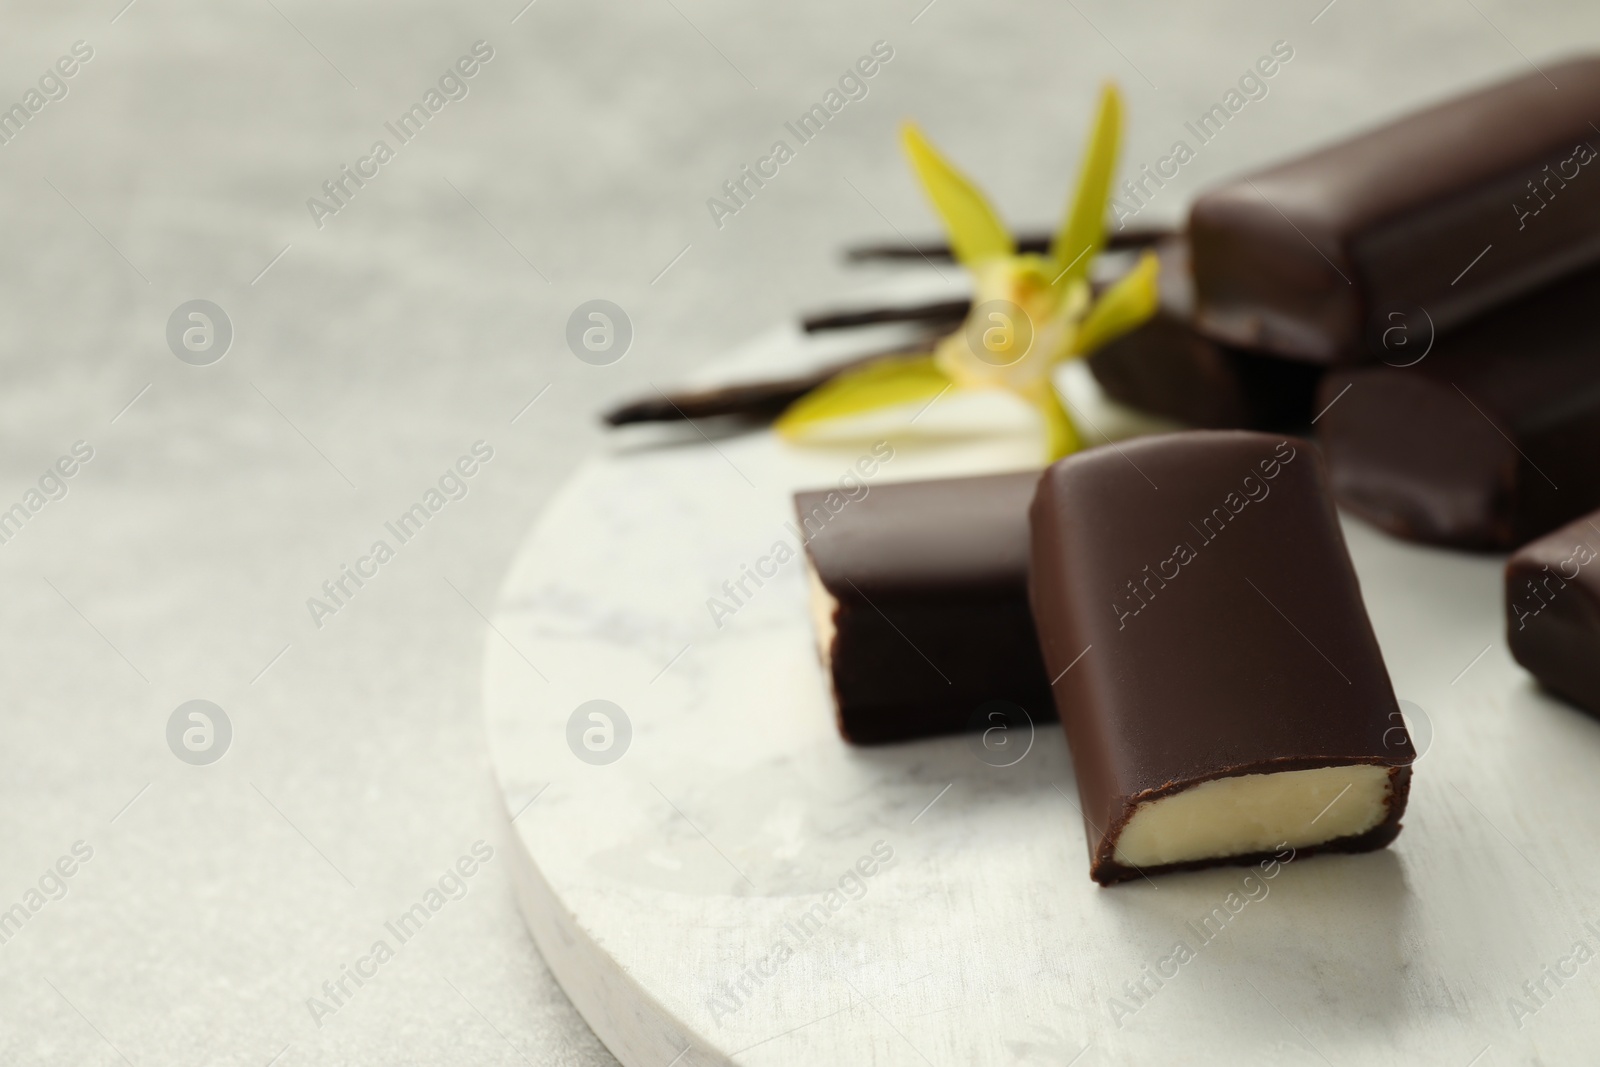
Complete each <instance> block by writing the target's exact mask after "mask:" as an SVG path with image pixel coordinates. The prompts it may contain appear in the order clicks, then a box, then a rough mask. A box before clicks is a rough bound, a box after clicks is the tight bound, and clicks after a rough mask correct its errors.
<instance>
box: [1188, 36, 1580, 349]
mask: <svg viewBox="0 0 1600 1067" xmlns="http://www.w3.org/2000/svg"><path fill="white" fill-rule="evenodd" d="M1546 75H1548V79H1549V80H1546ZM1552 82H1553V83H1554V85H1552V84H1551V83H1552ZM1556 86H1559V91H1558V90H1557V88H1556ZM1597 114H1600V58H1596V57H1590V56H1585V57H1581V58H1576V59H1571V60H1568V61H1565V62H1562V63H1558V64H1554V65H1547V66H1545V67H1544V73H1543V74H1540V73H1530V74H1527V75H1522V76H1519V77H1516V78H1512V79H1510V80H1508V81H1504V82H1500V83H1497V84H1494V85H1491V86H1489V87H1487V88H1484V89H1480V90H1478V91H1476V92H1471V93H1468V94H1465V95H1463V96H1458V97H1456V98H1454V99H1451V100H1448V101H1446V102H1444V103H1441V104H1438V105H1435V106H1433V107H1429V108H1426V109H1423V110H1421V111H1417V112H1415V113H1413V114H1410V115H1408V116H1406V117H1404V118H1401V119H1399V120H1397V121H1395V122H1391V123H1389V124H1388V125H1386V126H1382V127H1379V128H1378V129H1375V130H1372V131H1370V132H1367V133H1363V134H1360V135H1358V136H1356V137H1352V138H1350V139H1348V140H1345V141H1342V142H1340V143H1338V144H1335V145H1331V146H1329V147H1327V148H1324V149H1322V150H1320V151H1317V152H1313V153H1311V154H1309V155H1306V156H1302V157H1301V158H1299V159H1295V160H1292V161H1290V162H1288V163H1284V164H1280V165H1278V166H1275V167H1271V168H1268V169H1266V170H1263V171H1259V172H1257V173H1255V174H1251V175H1249V176H1247V177H1245V178H1241V179H1239V180H1238V181H1235V182H1230V183H1229V184H1227V185H1224V186H1222V187H1220V188H1217V189H1213V190H1211V191H1209V192H1207V193H1205V194H1203V195H1202V196H1200V197H1199V198H1198V199H1197V200H1196V201H1195V203H1194V207H1193V209H1192V212H1191V214H1190V222H1189V234H1190V241H1191V243H1192V246H1193V249H1194V270H1195V279H1196V283H1197V290H1198V298H1199V304H1198V314H1197V320H1196V321H1197V323H1198V324H1199V326H1200V328H1201V329H1202V330H1204V331H1205V332H1206V333H1207V334H1208V335H1210V336H1212V337H1215V338H1217V339H1218V340H1221V341H1224V342H1226V343H1229V344H1234V345H1239V346H1241V347H1245V348H1251V349H1260V350H1266V351H1271V352H1275V353H1278V354H1280V355H1283V356H1287V357H1290V358H1294V359H1301V360H1307V361H1311V362H1319V363H1342V362H1358V361H1370V360H1371V359H1372V358H1374V357H1373V353H1372V352H1371V351H1370V349H1369V346H1368V345H1367V344H1365V343H1364V342H1363V332H1364V331H1365V330H1366V329H1367V328H1368V327H1369V326H1370V325H1371V324H1372V322H1373V320H1374V318H1375V317H1377V316H1379V315H1381V314H1383V313H1386V312H1387V310H1389V309H1390V308H1391V307H1398V306H1415V305H1421V306H1423V307H1426V308H1427V309H1428V311H1429V313H1430V314H1431V315H1432V317H1433V320H1434V323H1435V325H1436V327H1437V328H1438V329H1439V330H1441V331H1445V330H1449V329H1450V328H1451V327H1453V326H1455V325H1457V324H1459V323H1462V322H1465V321H1467V320H1468V319H1470V318H1472V317H1473V316H1475V315H1478V314H1481V313H1482V312H1485V311H1487V310H1489V309H1490V308H1492V307H1494V306H1496V305H1498V304H1501V303H1503V302H1505V301H1507V300H1510V299H1512V298H1514V297H1516V296H1518V295H1520V294H1523V293H1526V292H1529V291H1531V290H1532V289H1534V288H1536V287H1538V286H1540V285H1543V284H1546V283H1548V282H1550V281H1553V280H1555V279H1556V278H1558V277H1560V276H1561V275H1563V274H1566V273H1569V272H1571V271H1573V270H1576V269H1579V268H1581V267H1583V266H1585V265H1587V264H1589V263H1592V262H1594V261H1595V260H1596V259H1600V161H1597V160H1596V159H1595V156H1596V152H1595V149H1594V148H1593V147H1592V146H1593V145H1595V144H1600V134H1597V133H1596V131H1595V128H1594V127H1593V126H1592V125H1590V123H1591V122H1592V121H1593V120H1594V118H1595V116H1596V115H1597ZM1546 167H1548V168H1549V170H1548V171H1547V170H1546V169H1545V168H1546ZM1480 256H1481V258H1479V257H1480Z"/></svg>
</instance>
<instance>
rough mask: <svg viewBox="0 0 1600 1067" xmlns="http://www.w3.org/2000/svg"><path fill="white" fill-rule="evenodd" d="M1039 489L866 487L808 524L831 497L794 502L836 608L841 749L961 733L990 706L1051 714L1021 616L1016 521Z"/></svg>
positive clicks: (931, 484)
mask: <svg viewBox="0 0 1600 1067" xmlns="http://www.w3.org/2000/svg"><path fill="white" fill-rule="evenodd" d="M1038 480H1039V474H1038V472H1037V471H1027V472H1023V473H1018V474H1003V475H989V476H983V477H976V478H952V479H941V480H938V481H928V482H904V483H898V484H890V485H879V486H873V487H872V489H871V490H870V492H869V493H868V495H867V496H866V497H864V498H862V499H859V500H856V501H852V502H850V503H848V504H846V505H845V506H844V507H843V508H842V509H840V510H839V511H838V512H837V513H836V514H833V515H832V517H831V518H830V519H828V520H826V521H822V520H821V518H820V516H817V517H816V518H814V519H813V521H812V522H811V523H810V524H809V525H808V524H807V516H808V515H812V514H813V511H814V509H816V508H818V507H823V508H824V513H826V508H825V506H824V505H823V501H824V499H825V498H826V497H827V495H828V494H827V493H826V492H803V493H797V494H795V509H796V511H797V512H798V513H799V516H800V522H801V525H802V526H804V527H805V528H806V531H807V534H808V536H809V537H810V539H809V540H808V541H807V543H806V555H807V558H808V560H809V562H810V564H811V566H812V568H813V569H814V571H815V573H816V575H817V577H818V579H820V581H821V583H822V586H823V588H824V589H826V590H827V592H828V593H829V595H831V596H832V597H833V598H834V599H835V600H836V601H837V602H838V606H837V608H836V609H835V611H834V617H833V622H834V626H835V632H834V636H833V641H832V644H831V648H830V654H829V657H828V659H829V663H828V668H829V673H830V675H831V680H832V683H833V692H834V698H835V700H836V702H837V708H838V722H839V732H840V733H841V734H843V735H844V737H845V739H846V740H849V741H853V742H855V743H856V744H878V743H883V742H889V741H905V740H909V739H911V738H917V737H927V736H931V735H934V734H942V733H954V732H958V731H963V730H967V729H971V728H973V726H974V720H973V716H974V713H975V712H976V711H977V710H978V708H979V707H980V706H981V705H982V704H984V703H985V702H986V701H990V700H1004V701H1009V702H1011V703H1014V704H1018V705H1021V706H1022V707H1023V708H1024V709H1025V710H1026V711H1027V712H1028V714H1029V715H1030V716H1032V718H1033V719H1034V720H1035V721H1039V720H1048V719H1052V718H1054V717H1055V709H1054V706H1053V705H1052V704H1051V702H1050V693H1049V688H1050V687H1049V685H1048V684H1047V683H1046V682H1045V679H1044V667H1043V665H1042V664H1041V663H1040V660H1039V648H1038V642H1037V640H1036V638H1035V637H1034V632H1033V620H1032V617H1031V616H1030V615H1029V613H1028V595H1027V567H1028V526H1027V522H1026V518H1025V516H1026V514H1027V510H1028V502H1029V500H1030V499H1031V498H1032V496H1033V487H1034V484H1035V483H1036V482H1037V481H1038ZM813 531H814V532H813Z"/></svg>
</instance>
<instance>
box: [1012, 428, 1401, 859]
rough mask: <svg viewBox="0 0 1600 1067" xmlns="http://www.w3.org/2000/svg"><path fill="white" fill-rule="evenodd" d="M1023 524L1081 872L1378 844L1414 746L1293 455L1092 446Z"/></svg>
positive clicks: (1215, 445)
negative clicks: (1071, 774)
mask: <svg viewBox="0 0 1600 1067" xmlns="http://www.w3.org/2000/svg"><path fill="white" fill-rule="evenodd" d="M1130 463H1131V464H1133V465H1134V466H1136V467H1137V468H1138V470H1139V471H1140V472H1141V473H1142V474H1144V476H1145V477H1144V478H1130V477H1129V476H1128V465H1129V464H1130ZM1157 486H1159V487H1160V488H1159V489H1157V488H1156V487H1157ZM1031 519H1032V525H1033V540H1032V553H1033V555H1032V561H1031V567H1030V571H1029V586H1030V597H1031V601H1032V604H1033V613H1034V620H1035V622H1036V624H1037V626H1038V632H1039V639H1040V644H1041V647H1042V649H1043V652H1044V659H1045V666H1046V669H1047V671H1048V672H1049V673H1050V675H1051V677H1053V678H1055V679H1057V681H1056V684H1055V685H1054V687H1053V688H1054V693H1055V699H1056V704H1057V708H1058V710H1059V712H1060V714H1061V720H1062V723H1063V724H1064V725H1065V727H1066V733H1067V739H1068V741H1069V743H1070V745H1071V748H1072V761H1073V766H1074V768H1075V770H1076V772H1077V779H1078V796H1079V799H1080V801H1081V809H1082V812H1083V818H1084V824H1085V829H1086V831H1087V837H1088V846H1089V875H1090V877H1091V878H1093V879H1094V880H1095V881H1097V882H1099V883H1101V884H1102V885H1109V884H1112V883H1115V882H1122V881H1126V880H1128V879H1130V878H1139V877H1142V876H1145V875H1149V874H1155V873H1158V872H1166V871H1177V870H1186V869H1192V868H1198V867H1206V866H1213V865H1217V864H1236V863H1254V862H1256V861H1257V860H1259V859H1263V858H1265V857H1268V856H1273V855H1275V854H1276V853H1277V852H1278V851H1279V850H1281V849H1283V848H1285V847H1287V848H1291V849H1293V850H1294V851H1295V853H1296V854H1299V855H1305V854H1307V853H1311V852H1359V851H1366V850H1369V849H1375V848H1382V847H1383V846H1384V845H1387V844H1388V843H1389V842H1390V841H1392V840H1394V837H1395V835H1396V834H1398V833H1399V830H1400V817H1401V815H1402V814H1403V812H1404V810H1405V801H1406V794H1407V791H1408V789H1409V786H1410V764H1411V763H1412V762H1413V760H1415V758H1416V753H1415V750H1414V748H1413V746H1412V744H1411V742H1410V739H1409V737H1408V736H1407V734H1406V730H1405V727H1404V719H1403V717H1402V715H1401V713H1400V710H1399V706H1398V704H1397V703H1396V701H1395V697H1394V690H1393V687H1392V686H1391V685H1390V683H1389V677H1388V672H1387V671H1386V670H1385V668H1384V665H1383V658H1382V655H1381V653H1380V651H1379V648H1378V643H1377V639H1376V637H1375V636H1374V634H1373V632H1372V626H1371V623H1370V622H1369V621H1368V620H1367V617H1366V611H1365V609H1364V608H1363V606H1362V603H1361V593H1360V589H1359V587H1358V585H1357V582H1356V576H1355V571H1354V569H1353V568H1352V567H1351V565H1350V558H1349V555H1348V553H1347V551H1346V549H1345V545H1344V538H1343V535H1342V533H1341V532H1340V529H1339V524H1338V520H1337V517H1336V516H1335V513H1334V510H1333V506H1332V501H1331V500H1330V499H1329V496H1328V490H1327V483H1326V479H1325V476H1324V474H1323V471H1322V465H1321V462H1320V460H1319V457H1318V456H1317V454H1316V450H1315V448H1314V447H1313V446H1311V445H1310V444H1309V443H1308V442H1306V441H1303V440H1299V439H1296V438H1283V437H1278V436H1275V435H1271V436H1269V435H1266V434H1257V433H1245V432H1238V431H1234V432H1219V431H1194V432H1190V433H1179V434H1168V435H1165V436H1159V437H1146V438H1141V439H1139V440H1136V441H1131V442H1126V443H1125V444H1123V445H1121V446H1119V448H1118V449H1115V450H1111V449H1091V450H1089V451H1087V452H1082V453H1079V454H1077V455H1075V456H1069V457H1068V458H1067V459H1064V460H1062V461H1061V462H1060V463H1057V464H1056V465H1055V466H1054V467H1052V468H1050V470H1049V471H1048V472H1046V474H1045V477H1044V478H1043V479H1042V480H1041V481H1040V483H1039V488H1038V493H1037V495H1036V496H1035V497H1034V502H1033V507H1032V509H1031Z"/></svg>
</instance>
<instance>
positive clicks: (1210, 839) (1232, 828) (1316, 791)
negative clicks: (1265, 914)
mask: <svg viewBox="0 0 1600 1067" xmlns="http://www.w3.org/2000/svg"><path fill="white" fill-rule="evenodd" d="M1390 789H1391V787H1390V784H1389V768H1388V767H1382V766H1374V765H1372V764H1356V765H1350V766H1341V767H1315V768H1312V769H1311V770H1304V771H1277V772H1274V773H1269V774H1241V775H1236V776H1234V777H1232V778H1217V779H1213V780H1212V781H1209V782H1201V783H1200V784H1199V785H1196V786H1191V787H1190V788H1188V789H1185V790H1183V791H1182V792H1180V793H1173V794H1170V795H1168V796H1164V797H1162V798H1161V799H1159V800H1152V801H1147V802H1146V803H1143V804H1140V805H1139V806H1138V808H1137V809H1135V811H1134V813H1133V818H1131V819H1129V820H1128V823H1127V825H1126V826H1124V827H1123V830H1122V836H1121V837H1120V838H1118V840H1117V850H1116V861H1117V862H1118V863H1121V864H1123V865H1125V866H1129V867H1159V866H1161V865H1163V864H1167V863H1186V862H1188V861H1190V860H1203V859H1215V858H1219V857H1223V856H1242V855H1247V854H1249V853H1252V852H1269V851H1272V850H1274V849H1277V848H1279V847H1281V846H1282V845H1284V844H1288V845H1290V846H1291V847H1294V848H1306V847H1308V846H1310V845H1320V844H1322V843H1323V842H1325V841H1332V840H1333V839H1334V838H1336V837H1349V836H1351V835H1353V834H1360V833H1365V832H1366V831H1368V830H1371V829H1372V828H1373V827H1375V826H1377V825H1378V824H1379V823H1381V822H1383V820H1384V818H1385V817H1386V816H1387V815H1388V803H1387V802H1388V799H1389V794H1390Z"/></svg>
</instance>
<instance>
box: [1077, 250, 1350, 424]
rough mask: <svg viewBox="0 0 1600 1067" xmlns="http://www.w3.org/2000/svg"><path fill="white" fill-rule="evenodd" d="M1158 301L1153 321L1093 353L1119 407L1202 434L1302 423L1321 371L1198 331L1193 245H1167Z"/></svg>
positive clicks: (1098, 375)
mask: <svg viewBox="0 0 1600 1067" xmlns="http://www.w3.org/2000/svg"><path fill="white" fill-rule="evenodd" d="M1157 252H1158V254H1159V255H1160V257H1161V304H1160V306H1159V307H1158V308H1157V310H1156V313H1155V315H1154V316H1153V317H1151V318H1150V319H1149V320H1148V321H1146V322H1145V323H1144V324H1143V325H1141V326H1139V327H1138V328H1136V329H1134V330H1132V331H1131V332H1129V333H1126V334H1124V335H1123V336H1121V337H1119V338H1117V340H1115V341H1113V342H1111V343H1110V344H1108V345H1106V346H1105V347H1103V348H1100V349H1098V350H1096V351H1095V352H1094V353H1092V354H1091V355H1090V356H1089V369H1090V370H1091V371H1092V372H1093V373H1094V376H1095V380H1096V381H1098V382H1099V383H1100V388H1101V389H1103V390H1104V391H1105V394H1106V395H1107V396H1109V397H1110V398H1111V399H1113V400H1115V401H1117V402H1118V403H1122V404H1126V405H1128V406H1129V407H1132V408H1138V409H1139V410H1141V411H1148V412H1150V413H1152V414H1156V415H1164V416H1166V417H1167V418H1170V419H1176V420H1178V421H1179V422H1184V423H1188V424H1189V425H1190V426H1194V427H1198V428H1201V429H1218V430H1222V429H1250V430H1268V429H1272V430H1284V429H1298V428H1299V427H1302V426H1304V425H1305V424H1306V423H1307V422H1308V421H1309V420H1310V419H1311V415H1312V408H1311V403H1312V400H1313V398H1314V397H1315V395H1316V391H1317V383H1318V382H1319V381H1320V380H1321V379H1322V373H1323V372H1322V368H1321V367H1319V366H1316V365H1315V364H1310V363H1302V362H1299V361H1296V360H1287V359H1278V358H1276V357H1273V356H1264V355H1261V354H1259V353H1254V352H1247V351H1245V350H1243V349H1239V348H1234V347H1232V346H1229V345H1225V344H1223V343H1221V342H1219V341H1216V340H1213V339H1211V338H1209V337H1206V336H1205V335H1203V334H1201V333H1200V332H1199V331H1197V330H1196V329H1195V327H1194V278H1193V276H1192V274H1191V273H1190V269H1189V251H1188V246H1187V244H1186V243H1184V242H1183V241H1181V240H1173V241H1166V242H1163V243H1162V244H1161V245H1160V246H1159V247H1158V249H1157Z"/></svg>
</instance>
